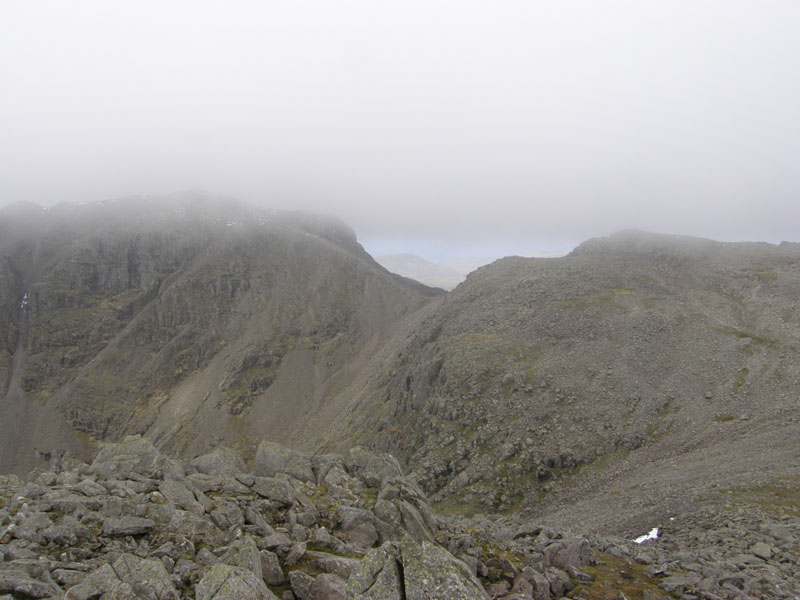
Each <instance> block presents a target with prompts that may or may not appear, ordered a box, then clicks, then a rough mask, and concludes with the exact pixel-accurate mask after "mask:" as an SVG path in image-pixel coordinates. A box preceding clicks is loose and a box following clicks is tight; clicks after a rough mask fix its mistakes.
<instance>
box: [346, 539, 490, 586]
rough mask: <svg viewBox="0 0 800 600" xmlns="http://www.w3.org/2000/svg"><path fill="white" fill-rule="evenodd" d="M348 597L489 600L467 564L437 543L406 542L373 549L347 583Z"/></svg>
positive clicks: (406, 540)
mask: <svg viewBox="0 0 800 600" xmlns="http://www.w3.org/2000/svg"><path fill="white" fill-rule="evenodd" d="M346 594H347V597H348V598H357V599H362V598H363V599H367V598H369V599H375V600H384V599H385V600H389V599H395V598H405V599H406V600H434V599H439V598H448V599H452V600H488V598H489V596H488V595H487V594H486V592H485V591H484V589H483V587H482V586H481V584H480V583H479V582H478V580H477V579H475V577H474V576H473V575H472V573H470V570H469V568H468V567H467V565H465V564H464V563H463V562H461V561H460V560H458V559H457V558H455V557H454V556H453V555H451V554H450V553H449V552H447V551H446V550H443V549H442V548H440V547H439V546H436V545H435V544H431V543H428V542H423V543H422V544H417V543H416V542H414V541H412V540H410V539H405V540H403V541H402V542H386V543H385V544H383V545H382V546H380V547H379V548H375V549H373V550H371V551H370V552H369V553H368V554H367V556H365V557H364V559H363V560H362V561H361V564H359V565H358V566H356V568H355V569H353V572H352V574H351V575H350V578H349V579H348V580H347V587H346Z"/></svg>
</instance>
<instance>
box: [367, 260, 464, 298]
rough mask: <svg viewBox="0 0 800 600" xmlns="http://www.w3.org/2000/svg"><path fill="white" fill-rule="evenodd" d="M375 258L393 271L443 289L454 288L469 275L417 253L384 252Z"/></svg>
mask: <svg viewBox="0 0 800 600" xmlns="http://www.w3.org/2000/svg"><path fill="white" fill-rule="evenodd" d="M375 260H376V261H378V262H379V263H380V264H382V265H383V266H384V267H386V268H387V269H389V270H390V271H391V272H392V273H398V274H399V275H403V276H404V277H409V278H410V279H414V280H416V281H419V282H422V283H424V284H426V285H430V286H433V287H438V288H442V289H443V290H452V289H453V288H454V287H456V286H457V285H458V284H459V283H461V282H462V281H464V279H466V277H467V272H463V273H462V272H461V271H458V270H456V269H453V268H451V267H447V266H444V265H438V264H436V263H432V262H429V261H427V260H425V259H424V258H421V257H419V256H417V255H415V254H383V255H381V256H376V257H375Z"/></svg>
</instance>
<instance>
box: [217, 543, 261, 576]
mask: <svg viewBox="0 0 800 600" xmlns="http://www.w3.org/2000/svg"><path fill="white" fill-rule="evenodd" d="M219 561H220V562H221V563H224V564H226V565H232V566H234V567H241V568H243V569H247V570H248V571H252V572H253V574H255V576H256V577H258V578H259V579H263V578H264V576H263V571H262V569H261V554H260V552H259V550H258V547H257V546H256V543H255V541H254V540H253V538H251V537H250V536H249V535H246V536H244V537H242V538H241V539H239V540H236V541H235V542H233V543H232V544H230V545H229V546H228V550H227V551H226V552H225V554H223V555H222V557H221V558H220V559H219Z"/></svg>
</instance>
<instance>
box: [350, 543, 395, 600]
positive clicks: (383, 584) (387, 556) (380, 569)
mask: <svg viewBox="0 0 800 600" xmlns="http://www.w3.org/2000/svg"><path fill="white" fill-rule="evenodd" d="M400 564H401V563H400V550H399V544H398V543H397V542H387V543H385V544H383V545H382V546H380V547H379V548H374V549H373V550H370V551H369V553H368V554H367V555H366V556H365V557H364V558H363V559H362V560H361V561H360V562H359V564H358V565H357V566H356V568H355V569H353V572H352V574H351V575H350V577H349V578H348V580H347V586H346V587H345V593H346V597H347V598H352V599H354V600H397V599H398V598H403V594H404V591H403V590H404V587H403V578H402V575H401V571H400Z"/></svg>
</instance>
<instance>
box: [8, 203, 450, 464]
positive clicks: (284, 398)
mask: <svg viewBox="0 0 800 600" xmlns="http://www.w3.org/2000/svg"><path fill="white" fill-rule="evenodd" d="M0 230H2V231H0V233H1V234H2V235H1V236H0V240H2V242H1V243H0V253H1V254H0V294H2V295H0V331H3V332H4V336H3V346H2V348H1V349H0V390H2V392H3V393H4V396H3V412H2V414H3V418H2V422H0V428H1V429H2V431H0V439H1V440H2V442H0V444H2V448H0V450H2V451H1V452H0V457H1V458H0V462H2V464H1V465H0V468H2V470H3V471H8V470H13V471H17V472H26V471H27V470H28V469H29V468H30V467H31V466H33V465H34V464H37V463H41V460H42V459H45V458H47V459H49V458H51V457H53V456H54V455H57V454H59V453H63V452H64V451H65V450H69V451H70V452H72V453H75V454H78V455H81V456H85V455H88V454H91V452H92V449H93V447H94V445H95V443H96V442H97V441H100V440H107V439H120V438H121V437H122V436H125V435H128V434H135V433H146V434H147V435H148V436H149V437H151V438H152V439H153V440H154V441H156V442H157V443H158V444H159V445H160V447H162V448H164V449H168V450H170V451H172V452H175V453H179V454H187V453H196V452H199V451H204V450H207V449H209V448H211V447H213V446H214V445H215V444H217V443H221V442H225V443H228V444H230V445H233V446H235V447H237V448H238V449H239V450H240V451H242V453H243V454H244V455H245V456H252V454H253V452H254V447H255V445H256V444H257V443H258V441H259V440H260V439H262V438H263V437H265V436H269V437H272V438H274V439H277V440H280V441H284V442H288V443H291V444H292V445H294V446H296V447H312V446H314V444H315V443H316V442H317V440H318V439H319V437H320V434H321V433H322V432H323V431H324V430H325V429H326V427H327V425H328V423H330V422H331V420H332V417H333V415H335V414H337V413H338V412H339V411H341V410H342V409H343V407H344V406H346V398H343V397H341V395H340V394H341V392H342V390H343V389H344V388H345V387H347V386H349V385H350V384H352V383H353V382H354V381H355V380H357V379H358V378H360V377H362V376H363V375H362V372H361V365H362V364H363V363H364V362H365V361H367V360H369V358H370V357H371V356H372V354H373V353H374V350H375V348H377V347H380V346H381V345H383V344H384V343H385V341H386V339H387V338H388V337H389V336H390V335H391V332H392V330H393V328H394V327H395V325H396V324H397V323H398V322H400V321H402V320H403V319H406V318H408V316H409V315H411V314H413V313H414V312H415V311H416V310H417V309H419V308H420V307H422V306H424V305H425V304H427V303H429V302H430V301H431V300H432V299H433V298H435V297H436V296H437V295H439V294H441V293H442V292H441V291H439V290H434V289H431V288H427V287H425V286H424V285H422V284H419V283H417V282H414V281H411V280H408V279H404V278H402V277H399V276H396V275H393V274H391V273H389V272H388V271H386V270H385V269H384V268H383V267H381V266H380V265H378V264H377V263H376V262H375V261H374V260H372V258H371V257H370V256H369V255H368V254H367V253H366V252H365V251H364V250H363V248H362V247H361V245H360V244H359V243H358V242H357V240H356V236H355V234H354V233H353V231H352V230H351V229H350V228H348V227H347V226H346V225H344V224H343V223H341V222H340V221H338V220H336V219H334V218H330V217H322V216H316V215H305V214H302V213H286V212H270V211H263V210H259V209H256V208H253V207H250V206H247V205H244V204H241V203H235V202H231V201H229V200H227V199H218V198H213V197H208V196H205V195H201V194H180V195H175V196H170V197H163V198H128V199H123V200H118V201H111V202H102V203H96V204H87V205H66V204H65V205H58V206H55V207H52V208H48V209H44V208H41V207H37V206H35V205H25V206H22V205H12V206H9V207H6V208H4V209H3V210H2V212H0Z"/></svg>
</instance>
